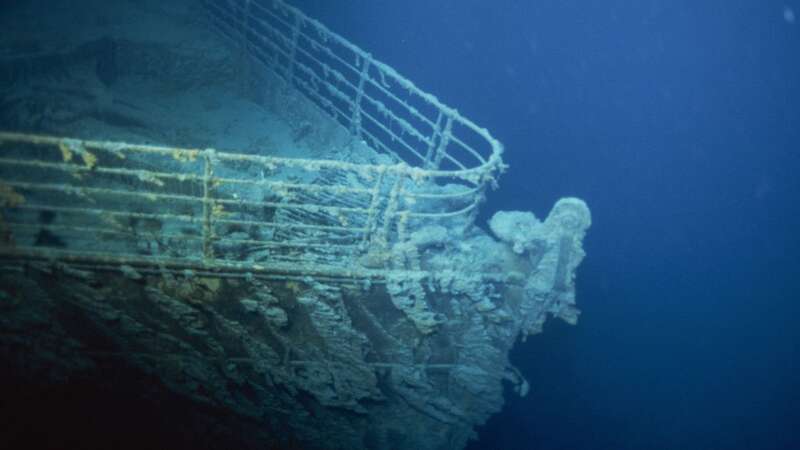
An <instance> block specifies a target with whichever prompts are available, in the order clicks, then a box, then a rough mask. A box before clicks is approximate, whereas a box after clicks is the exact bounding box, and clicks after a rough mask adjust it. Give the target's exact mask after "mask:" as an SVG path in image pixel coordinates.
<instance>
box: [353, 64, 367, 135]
mask: <svg viewBox="0 0 800 450" xmlns="http://www.w3.org/2000/svg"><path fill="white" fill-rule="evenodd" d="M371 61H372V59H371V58H370V56H369V55H363V56H362V60H361V73H360V74H359V78H358V88H357V91H356V98H355V100H353V117H352V118H351V119H350V133H351V134H352V135H353V136H356V137H358V138H359V139H361V138H362V137H361V99H362V98H364V84H365V83H366V81H367V78H369V65H370V62H371Z"/></svg>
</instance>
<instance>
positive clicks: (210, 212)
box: [203, 149, 214, 262]
mask: <svg viewBox="0 0 800 450" xmlns="http://www.w3.org/2000/svg"><path fill="white" fill-rule="evenodd" d="M213 155H214V150H213V149H206V150H205V151H204V152H203V261H204V262H209V261H210V260H212V259H213V258H214V246H213V239H214V236H213V234H214V229H213V224H212V220H213V217H214V201H213V198H212V194H211V191H212V180H213V176H214V168H213V167H212V157H213Z"/></svg>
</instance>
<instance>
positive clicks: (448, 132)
mask: <svg viewBox="0 0 800 450" xmlns="http://www.w3.org/2000/svg"><path fill="white" fill-rule="evenodd" d="M452 133H453V116H451V115H449V114H448V115H447V121H446V122H445V124H444V131H442V133H441V140H440V141H439V145H438V146H436V152H435V153H434V155H433V167H432V168H433V169H436V170H439V168H440V167H439V166H440V165H441V164H442V159H443V158H444V155H445V152H444V151H445V149H446V148H447V146H448V145H449V144H450V137H451V136H452Z"/></svg>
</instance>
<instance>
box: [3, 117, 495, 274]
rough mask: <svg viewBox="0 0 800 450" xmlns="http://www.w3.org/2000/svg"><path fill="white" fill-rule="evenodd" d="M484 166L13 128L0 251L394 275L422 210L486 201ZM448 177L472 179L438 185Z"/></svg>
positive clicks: (457, 212)
mask: <svg viewBox="0 0 800 450" xmlns="http://www.w3.org/2000/svg"><path fill="white" fill-rule="evenodd" d="M474 175H475V174H474V173H471V172H468V173H465V174H462V173H458V174H446V175H444V176H443V175H442V174H441V172H438V171H431V170H427V169H420V168H413V167H410V166H408V165H407V164H405V163H397V164H392V165H361V164H351V163H347V162H339V161H321V160H305V159H287V158H276V157H266V156H256V155H246V154H235V153H228V152H222V151H215V150H212V149H183V148H172V147H159V146H151V145H135V144H127V143H119V142H100V141H87V140H77V139H65V138H56V137H48V136H38V135H27V134H18V133H0V180H2V181H1V182H0V189H2V191H3V192H4V194H3V196H4V197H5V198H8V199H13V202H12V200H8V201H4V202H3V211H2V220H3V223H2V226H3V229H4V230H6V231H5V232H4V240H5V242H4V244H5V245H4V246H3V248H2V250H0V251H2V252H5V253H13V254H16V255H22V254H28V255H38V256H39V257H47V258H52V257H56V256H60V257H63V258H66V259H73V260H87V259H88V260H92V259H94V260H96V261H98V262H104V263H119V264H144V265H151V266H152V265H179V266H186V267H187V268H192V267H194V268H214V269H217V270H243V269H244V268H247V270H254V271H258V270H260V269H263V270H264V271H273V272H277V273H294V274H298V275H314V274H318V275H327V276H340V277H349V278H382V277H384V275H385V272H386V271H388V270H389V269H392V270H401V271H403V270H406V271H407V270H418V267H412V266H411V265H409V264H405V262H403V264H402V265H400V266H398V265H396V264H395V263H396V261H393V258H394V259H396V256H395V255H394V253H393V252H392V250H393V247H394V246H395V245H396V244H397V243H400V242H404V241H405V240H407V239H408V237H407V235H408V227H409V226H410V224H414V225H415V226H416V225H419V224H421V223H430V222H435V221H436V220H449V219H451V218H454V217H456V218H458V217H461V218H463V217H468V216H470V215H472V214H474V213H475V211H477V207H478V204H479V202H480V201H481V190H480V185H481V183H482V182H484V181H485V180H482V179H475V178H474ZM443 179H444V180H451V181H452V180H455V181H457V182H459V183H460V184H459V185H458V187H456V188H455V189H439V188H438V186H439V184H441V182H440V183H437V181H438V180H443ZM290 180H291V181H290ZM320 180H334V182H330V183H320ZM336 180H339V182H336ZM426 186H427V188H426ZM470 186H471V187H470Z"/></svg>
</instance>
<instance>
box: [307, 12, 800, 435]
mask: <svg viewBox="0 0 800 450" xmlns="http://www.w3.org/2000/svg"><path fill="white" fill-rule="evenodd" d="M294 4H296V5H298V6H300V7H301V8H302V9H303V10H304V11H306V12H307V13H309V14H310V15H311V16H314V17H317V18H319V19H320V20H321V21H322V22H324V23H325V24H327V25H329V26H330V28H332V29H333V30H336V31H337V32H340V33H341V34H342V35H344V36H345V37H346V38H348V39H350V40H352V41H354V42H356V43H358V44H359V45H361V46H362V47H364V48H365V49H367V50H368V51H370V52H372V53H373V54H375V55H376V56H378V57H379V58H380V59H382V60H384V61H386V62H387V63H389V64H391V65H393V66H395V67H396V68H397V69H398V70H399V71H400V72H401V73H403V74H404V75H406V76H408V77H409V78H411V79H412V80H414V81H415V82H416V83H417V84H418V85H420V86H421V87H422V88H423V89H426V90H429V91H431V92H434V93H436V94H437V95H438V96H439V97H440V98H441V99H443V101H445V102H446V103H449V104H451V105H453V106H456V107H457V108H458V109H459V110H460V111H462V112H463V113H464V114H465V115H467V116H468V117H470V118H472V119H474V120H475V121H476V122H477V123H479V124H481V125H483V126H486V127H488V128H489V129H490V130H491V131H492V133H493V134H494V135H495V136H497V137H498V138H499V139H501V140H502V141H503V143H504V144H505V145H506V149H507V153H506V161H507V162H508V163H509V164H510V165H511V168H510V170H509V171H508V172H507V173H506V174H505V176H504V177H503V178H502V179H501V188H500V189H499V190H497V191H495V192H493V193H492V194H491V195H490V197H489V202H488V204H487V205H486V207H485V209H486V210H487V211H486V216H488V215H489V214H490V213H491V212H492V211H494V210H499V209H520V210H531V211H534V212H535V213H536V214H537V215H538V216H540V217H542V216H544V215H546V213H547V211H548V210H549V208H550V207H551V206H552V204H553V202H554V201H555V200H556V199H557V198H558V197H561V196H567V195H570V196H579V197H582V198H584V199H585V200H586V201H587V202H588V203H589V206H590V207H591V209H592V213H593V219H594V224H593V226H592V228H591V229H590V231H589V234H588V237H587V240H586V250H587V253H588V257H587V259H586V260H585V261H584V264H583V265H582V266H581V268H580V270H579V274H578V291H579V299H578V301H579V306H580V307H581V309H582V310H583V316H582V318H581V322H580V323H579V325H578V326H577V327H570V326H567V325H564V324H562V323H556V322H551V323H550V324H549V326H548V327H547V329H546V331H545V333H544V334H542V335H539V336H536V337H533V338H531V339H529V340H528V342H527V343H524V344H520V345H519V346H518V347H517V348H516V349H515V351H514V353H513V355H512V359H513V361H514V363H515V364H516V365H517V366H518V367H520V368H521V369H522V371H523V372H524V373H525V374H526V375H527V376H528V379H529V380H530V382H531V385H532V389H531V392H530V394H529V395H528V396H527V397H526V398H522V399H520V398H515V397H514V396H513V394H512V393H511V392H509V393H508V395H507V398H508V404H507V407H506V409H505V410H504V412H503V413H502V414H499V415H497V416H496V417H494V418H493V419H492V420H491V421H490V422H489V423H488V424H487V425H486V426H485V427H483V428H482V429H481V431H480V441H478V442H475V443H474V444H473V445H472V447H471V448H474V449H478V448H497V449H574V450H577V449H644V448H647V449H678V448H681V449H791V448H800V426H798V425H799V424H800V413H799V412H798V411H800V409H798V408H800V394H799V392H800V391H798V384H800V363H798V358H800V344H798V343H799V342H800V327H798V318H800V298H798V292H800V257H798V255H799V254H800V234H799V233H800V176H799V175H798V173H799V172H800V2H799V1H796V0H787V1H785V2H781V1H772V0H724V1H723V0H709V1H696V0H646V1H645V0H643V1H620V0H606V1H602V2H600V1H575V0H536V1H522V0H492V1H487V0H458V1H455V0H446V1H445V0H442V1H432V2H429V1H411V2H397V1H386V0H348V1H337V2H333V1H329V0H314V1H311V0H305V1H296V2H294ZM795 15H796V17H794V16H795Z"/></svg>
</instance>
